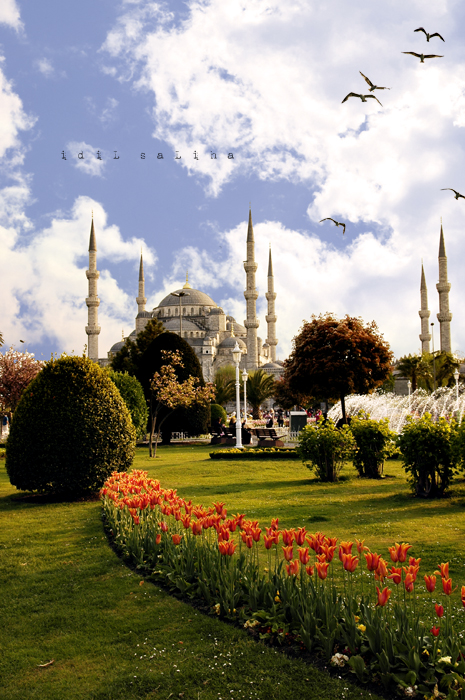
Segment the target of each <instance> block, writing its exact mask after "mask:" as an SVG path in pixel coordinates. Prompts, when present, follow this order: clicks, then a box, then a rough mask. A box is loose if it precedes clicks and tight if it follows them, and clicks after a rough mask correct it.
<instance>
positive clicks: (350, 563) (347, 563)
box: [342, 554, 359, 573]
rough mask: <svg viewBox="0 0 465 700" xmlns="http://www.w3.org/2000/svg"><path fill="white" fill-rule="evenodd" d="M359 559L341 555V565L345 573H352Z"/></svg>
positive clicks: (350, 555) (349, 555)
mask: <svg viewBox="0 0 465 700" xmlns="http://www.w3.org/2000/svg"><path fill="white" fill-rule="evenodd" d="M358 562H359V559H358V557H354V556H353V555H352V554H343V555H342V565H343V567H344V569H345V570H346V571H350V572H351V573H353V572H354V571H355V569H356V568H357V566H358Z"/></svg>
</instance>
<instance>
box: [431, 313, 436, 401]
mask: <svg viewBox="0 0 465 700" xmlns="http://www.w3.org/2000/svg"><path fill="white" fill-rule="evenodd" d="M431 338H432V340H433V391H436V357H435V355H434V323H431Z"/></svg>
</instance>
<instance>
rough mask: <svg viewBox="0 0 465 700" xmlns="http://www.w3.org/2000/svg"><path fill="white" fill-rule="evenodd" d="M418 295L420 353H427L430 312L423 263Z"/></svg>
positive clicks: (429, 334)
mask: <svg viewBox="0 0 465 700" xmlns="http://www.w3.org/2000/svg"><path fill="white" fill-rule="evenodd" d="M420 295H421V309H420V311H419V312H418V314H419V316H420V318H421V333H420V340H421V353H422V355H423V354H424V353H429V342H430V340H431V333H430V332H429V321H428V319H429V316H430V313H431V312H430V310H429V309H428V290H427V288H426V279H425V271H424V269H423V262H422V263H421V284H420Z"/></svg>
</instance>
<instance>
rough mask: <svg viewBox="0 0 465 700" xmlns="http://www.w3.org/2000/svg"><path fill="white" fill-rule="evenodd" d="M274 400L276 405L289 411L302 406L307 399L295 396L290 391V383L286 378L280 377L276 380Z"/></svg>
mask: <svg viewBox="0 0 465 700" xmlns="http://www.w3.org/2000/svg"><path fill="white" fill-rule="evenodd" d="M273 396H274V400H275V401H276V403H277V404H278V405H279V406H281V408H284V410H285V411H289V410H290V409H291V408H293V407H294V406H300V405H301V404H302V403H305V399H303V397H302V396H299V395H298V394H293V393H292V392H291V390H290V389H289V382H288V381H287V380H286V378H285V377H280V378H279V379H277V380H276V382H275V385H274V394H273Z"/></svg>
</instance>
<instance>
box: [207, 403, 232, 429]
mask: <svg viewBox="0 0 465 700" xmlns="http://www.w3.org/2000/svg"><path fill="white" fill-rule="evenodd" d="M218 418H219V419H220V420H221V421H223V423H226V421H227V420H228V416H227V415H226V411H225V410H224V408H223V406H220V405H219V404H218V403H212V404H210V423H211V424H212V423H213V421H215V420H218Z"/></svg>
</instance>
